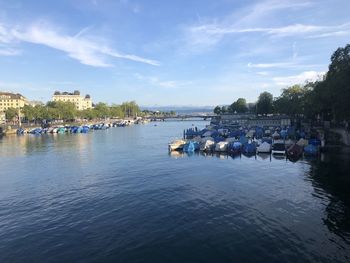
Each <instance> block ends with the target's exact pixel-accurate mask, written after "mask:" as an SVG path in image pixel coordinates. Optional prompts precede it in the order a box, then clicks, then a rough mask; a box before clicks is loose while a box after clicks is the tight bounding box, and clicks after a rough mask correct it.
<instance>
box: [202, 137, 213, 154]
mask: <svg viewBox="0 0 350 263" xmlns="http://www.w3.org/2000/svg"><path fill="white" fill-rule="evenodd" d="M214 148H215V141H214V140H213V139H212V138H210V137H209V138H204V140H202V141H201V142H200V145H199V149H200V150H201V151H207V152H210V151H213V150H214Z"/></svg>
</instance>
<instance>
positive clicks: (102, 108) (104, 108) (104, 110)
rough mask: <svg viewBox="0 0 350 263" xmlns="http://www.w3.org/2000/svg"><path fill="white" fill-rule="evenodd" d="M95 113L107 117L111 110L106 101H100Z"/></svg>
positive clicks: (99, 116) (98, 116)
mask: <svg viewBox="0 0 350 263" xmlns="http://www.w3.org/2000/svg"><path fill="white" fill-rule="evenodd" d="M94 111H95V115H96V117H97V118H107V117H109V116H110V110H109V107H108V105H107V104H106V103H103V102H99V103H97V104H96V105H95V108H94Z"/></svg>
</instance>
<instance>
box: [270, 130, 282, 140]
mask: <svg viewBox="0 0 350 263" xmlns="http://www.w3.org/2000/svg"><path fill="white" fill-rule="evenodd" d="M272 138H273V139H275V140H276V139H279V138H280V135H279V133H278V132H277V131H275V132H274V133H273V134H272Z"/></svg>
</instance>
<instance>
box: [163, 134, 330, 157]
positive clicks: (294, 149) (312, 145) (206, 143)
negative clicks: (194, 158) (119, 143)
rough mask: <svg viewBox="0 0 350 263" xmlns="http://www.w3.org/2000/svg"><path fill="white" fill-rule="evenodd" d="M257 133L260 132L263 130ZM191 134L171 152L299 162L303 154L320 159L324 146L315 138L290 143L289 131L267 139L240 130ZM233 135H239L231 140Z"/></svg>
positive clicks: (264, 136)
mask: <svg viewBox="0 0 350 263" xmlns="http://www.w3.org/2000/svg"><path fill="white" fill-rule="evenodd" d="M258 130H259V131H261V128H259V129H258ZM188 131H189V130H187V131H185V132H184V135H185V136H187V137H190V136H188ZM190 131H191V132H192V133H195V136H192V138H189V139H188V138H186V139H182V140H175V141H173V142H171V143H169V145H168V148H169V151H183V152H195V151H203V152H221V153H228V154H245V155H254V154H259V153H270V154H278V155H287V156H288V157H289V158H292V159H298V158H300V157H301V156H302V155H303V154H305V155H317V154H318V153H319V152H320V150H321V148H322V147H323V146H324V141H323V140H321V139H320V138H317V137H316V136H314V137H313V138H309V139H305V138H299V139H295V138H294V139H291V138H289V137H288V136H287V131H286V130H285V131H286V132H285V133H282V134H281V131H283V130H282V129H275V130H274V131H273V133H272V134H271V135H270V136H266V133H265V132H264V131H261V132H260V134H259V135H257V132H256V129H251V130H249V131H245V132H244V134H242V133H243V132H242V131H240V130H238V131H236V132H235V133H233V132H232V131H229V130H215V129H214V130H206V131H204V132H203V130H202V131H198V130H197V129H193V130H192V129H191V130H190ZM268 133H270V131H268ZM230 134H235V135H237V134H239V135H237V136H232V137H230ZM185 136H184V137H185Z"/></svg>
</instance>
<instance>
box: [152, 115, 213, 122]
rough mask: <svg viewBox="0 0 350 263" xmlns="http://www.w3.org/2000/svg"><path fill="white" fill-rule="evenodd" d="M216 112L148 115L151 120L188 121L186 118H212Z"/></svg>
mask: <svg viewBox="0 0 350 263" xmlns="http://www.w3.org/2000/svg"><path fill="white" fill-rule="evenodd" d="M216 116H217V115H215V114H186V115H175V116H157V117H156V116H150V117H147V119H149V120H160V121H165V120H167V121H171V120H174V121H186V120H188V121H189V120H192V119H200V120H204V121H206V120H210V119H212V118H213V117H216Z"/></svg>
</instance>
